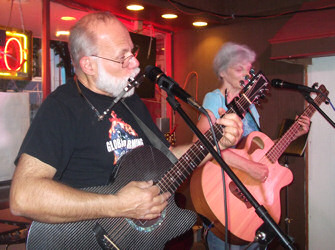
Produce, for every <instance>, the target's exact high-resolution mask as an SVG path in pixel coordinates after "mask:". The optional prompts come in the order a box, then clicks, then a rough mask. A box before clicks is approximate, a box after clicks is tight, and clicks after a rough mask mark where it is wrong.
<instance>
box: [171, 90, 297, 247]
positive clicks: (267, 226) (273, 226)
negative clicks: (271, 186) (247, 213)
mask: <svg viewBox="0 0 335 250" xmlns="http://www.w3.org/2000/svg"><path fill="white" fill-rule="evenodd" d="M167 94H168V96H167V98H166V100H167V101H168V102H169V104H170V105H171V107H172V108H173V110H175V111H177V112H178V113H179V114H180V116H181V117H182V118H183V119H184V121H185V122H186V124H187V125H188V126H189V127H190V128H191V130H192V131H193V132H194V133H195V134H196V135H197V137H198V138H199V140H200V141H201V142H202V143H203V145H204V146H205V147H206V148H207V150H208V151H209V152H210V154H211V155H212V156H213V157H214V159H215V160H216V161H217V162H218V163H219V164H220V166H221V168H223V170H224V171H225V172H226V173H227V174H228V176H229V177H230V178H231V179H232V180H233V182H234V183H235V184H236V185H237V187H238V188H239V189H240V191H241V192H242V193H243V194H244V195H245V197H246V198H247V199H248V201H249V202H250V204H251V205H252V206H253V207H254V208H255V211H256V213H257V215H258V216H259V217H260V218H261V219H262V220H263V221H264V224H262V226H261V227H260V228H259V229H258V230H257V232H256V237H257V238H258V239H259V240H260V241H261V242H262V243H269V242H270V241H271V240H272V239H273V238H274V236H275V235H277V236H278V238H279V239H280V240H281V242H282V244H283V246H284V247H285V248H287V249H296V248H295V247H294V246H293V241H292V240H291V239H290V238H289V237H288V236H286V235H285V234H284V233H283V232H282V230H281V229H280V228H279V226H278V225H277V223H276V222H275V221H274V220H273V219H272V217H271V216H270V215H269V213H268V212H267V210H266V209H265V207H264V206H261V205H260V204H259V203H258V202H257V200H256V199H255V198H254V197H253V196H252V194H251V193H250V192H249V191H248V189H247V188H246V187H245V186H244V185H243V183H242V182H241V181H240V180H239V179H238V177H237V176H236V175H235V173H234V172H233V171H232V170H231V169H230V168H229V166H228V165H227V164H226V163H225V162H224V161H223V159H222V158H221V156H220V155H219V154H218V153H217V152H216V150H215V149H214V147H213V146H212V144H211V143H210V142H209V141H208V140H207V139H206V137H205V136H204V135H203V134H202V133H201V132H200V130H199V129H198V128H197V127H196V125H195V124H194V123H193V122H192V120H191V119H190V118H189V116H188V115H187V114H186V113H185V111H184V110H183V109H182V108H181V105H180V103H179V102H178V101H177V100H176V99H175V97H174V96H173V95H172V94H171V93H169V91H167ZM259 230H261V231H259ZM265 231H268V232H266V233H265ZM268 237H271V239H269V238H268Z"/></svg>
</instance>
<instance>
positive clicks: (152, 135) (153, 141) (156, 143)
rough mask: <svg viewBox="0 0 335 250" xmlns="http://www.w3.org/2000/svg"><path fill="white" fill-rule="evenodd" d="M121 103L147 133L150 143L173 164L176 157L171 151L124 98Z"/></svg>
mask: <svg viewBox="0 0 335 250" xmlns="http://www.w3.org/2000/svg"><path fill="white" fill-rule="evenodd" d="M121 103H122V104H123V105H124V106H125V107H126V108H127V109H128V110H129V112H130V114H132V115H133V117H134V118H135V120H136V122H137V123H138V125H139V126H140V127H141V129H142V130H143V132H144V133H145V134H146V135H147V138H148V139H149V141H150V142H151V144H152V145H153V146H154V147H155V148H157V149H158V150H160V151H161V152H163V153H164V154H165V155H166V157H167V158H169V160H170V161H171V162H172V163H173V164H175V163H176V162H177V161H178V159H177V158H176V157H175V156H174V154H172V153H171V151H170V150H169V148H168V147H167V146H166V145H165V144H164V143H163V142H162V141H161V139H160V138H159V137H158V136H157V135H156V134H155V133H153V132H152V131H151V130H150V129H149V128H148V126H147V125H145V124H144V122H142V120H141V119H140V118H139V117H138V116H137V115H136V114H135V113H134V112H133V111H132V110H131V109H130V108H129V107H128V105H127V104H126V103H125V102H124V100H121Z"/></svg>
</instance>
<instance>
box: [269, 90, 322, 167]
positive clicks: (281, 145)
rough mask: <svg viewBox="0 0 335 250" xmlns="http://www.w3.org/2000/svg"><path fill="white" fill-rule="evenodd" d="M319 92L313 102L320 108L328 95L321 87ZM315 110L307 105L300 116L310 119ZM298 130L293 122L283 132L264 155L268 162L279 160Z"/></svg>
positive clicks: (299, 126) (296, 122) (296, 124)
mask: <svg viewBox="0 0 335 250" xmlns="http://www.w3.org/2000/svg"><path fill="white" fill-rule="evenodd" d="M319 90H320V91H321V93H319V94H318V95H317V96H316V97H315V99H314V102H315V103H316V104H317V105H318V106H320V105H321V103H322V102H324V101H325V100H326V97H327V95H328V91H327V90H326V88H325V87H324V86H323V85H321V86H320V88H319ZM315 110H316V108H315V107H314V106H313V105H311V104H309V105H308V106H307V108H306V109H305V110H304V112H303V113H302V116H307V117H309V118H311V117H312V116H313V114H314V113H315ZM300 128H301V125H300V124H299V123H298V121H295V122H294V123H293V125H292V126H291V127H290V128H289V129H288V130H287V131H286V132H285V134H284V135H283V136H282V137H281V138H280V139H279V140H278V141H277V142H276V143H275V144H274V145H273V146H272V148H271V149H270V150H269V151H268V152H267V153H266V157H267V158H268V159H269V161H270V162H272V163H275V162H276V161H277V160H278V159H279V157H280V156H281V155H282V154H283V153H284V151H285V150H286V148H287V147H288V146H289V145H290V143H291V142H292V141H293V139H294V136H295V135H296V133H297V132H298V131H299V129H300Z"/></svg>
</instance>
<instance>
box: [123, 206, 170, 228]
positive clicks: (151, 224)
mask: <svg viewBox="0 0 335 250" xmlns="http://www.w3.org/2000/svg"><path fill="white" fill-rule="evenodd" d="M165 216H166V209H164V211H163V212H162V213H161V216H160V217H158V218H156V219H152V220H135V219H126V221H127V222H128V223H129V224H130V225H131V226H132V227H133V228H134V229H136V230H138V231H140V232H151V231H153V230H155V229H156V228H157V227H159V226H160V225H161V224H162V222H163V220H164V218H165Z"/></svg>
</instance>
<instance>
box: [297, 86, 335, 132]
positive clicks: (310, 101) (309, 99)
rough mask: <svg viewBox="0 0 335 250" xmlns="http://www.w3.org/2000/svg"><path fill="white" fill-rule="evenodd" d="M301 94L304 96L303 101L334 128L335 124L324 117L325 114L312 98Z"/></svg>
mask: <svg viewBox="0 0 335 250" xmlns="http://www.w3.org/2000/svg"><path fill="white" fill-rule="evenodd" d="M301 94H302V95H303V96H304V98H305V100H306V101H307V102H308V103H310V104H312V105H313V107H314V108H315V109H316V110H317V111H319V113H320V114H321V115H322V116H323V117H324V118H325V119H326V120H327V121H328V122H329V123H330V125H332V126H333V128H335V123H334V122H333V121H332V120H331V119H330V118H329V117H328V116H327V115H326V113H325V112H323V111H322V109H320V107H319V106H318V105H317V104H316V103H315V102H314V100H313V98H311V97H310V95H309V93H308V92H305V91H302V92H301Z"/></svg>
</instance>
